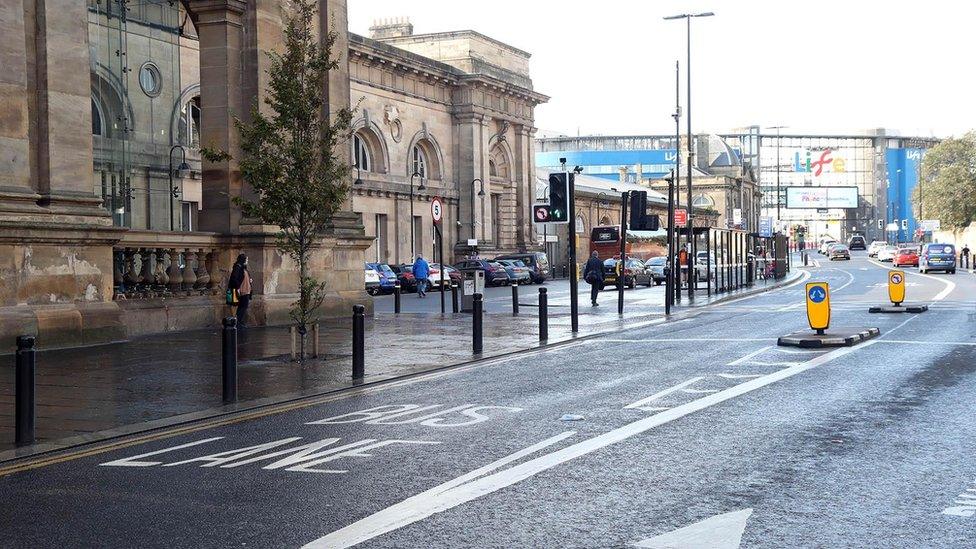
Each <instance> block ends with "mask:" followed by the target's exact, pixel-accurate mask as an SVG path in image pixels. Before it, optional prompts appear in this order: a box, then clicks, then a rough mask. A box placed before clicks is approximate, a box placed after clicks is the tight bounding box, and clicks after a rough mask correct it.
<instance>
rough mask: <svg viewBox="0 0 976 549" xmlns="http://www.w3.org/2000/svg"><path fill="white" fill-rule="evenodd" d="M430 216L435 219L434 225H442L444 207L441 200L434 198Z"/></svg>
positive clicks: (431, 203) (431, 202)
mask: <svg viewBox="0 0 976 549" xmlns="http://www.w3.org/2000/svg"><path fill="white" fill-rule="evenodd" d="M430 216H431V217H432V218H434V224H435V225H440V224H441V218H442V217H443V216H444V206H443V205H442V204H441V199H440V198H438V197H434V198H433V199H432V200H431V201H430Z"/></svg>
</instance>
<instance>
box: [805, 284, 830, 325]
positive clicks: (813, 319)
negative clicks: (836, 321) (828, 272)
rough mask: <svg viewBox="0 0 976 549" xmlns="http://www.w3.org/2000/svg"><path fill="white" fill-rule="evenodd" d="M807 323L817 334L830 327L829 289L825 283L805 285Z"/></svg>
mask: <svg viewBox="0 0 976 549" xmlns="http://www.w3.org/2000/svg"><path fill="white" fill-rule="evenodd" d="M807 321H808V322H809V323H810V328H811V329H813V330H817V332H818V333H822V332H823V330H826V329H827V328H828V327H829V326H830V288H829V287H828V286H827V283H826V282H810V283H809V284H807Z"/></svg>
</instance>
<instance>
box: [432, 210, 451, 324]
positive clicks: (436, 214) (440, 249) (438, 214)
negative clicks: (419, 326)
mask: <svg viewBox="0 0 976 549" xmlns="http://www.w3.org/2000/svg"><path fill="white" fill-rule="evenodd" d="M430 217H431V218H432V219H433V220H434V231H435V232H436V233H437V255H438V256H440V265H441V268H440V272H441V280H440V285H441V314H444V313H445V312H447V305H446V304H445V303H444V300H445V299H446V297H445V295H444V294H445V292H446V290H445V289H444V271H446V270H447V268H446V265H447V264H446V263H445V262H444V234H443V233H441V219H443V217H444V206H443V205H442V204H441V199H440V198H439V197H436V196H435V197H434V198H433V199H432V200H431V201H430Z"/></svg>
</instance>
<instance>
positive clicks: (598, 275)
mask: <svg viewBox="0 0 976 549" xmlns="http://www.w3.org/2000/svg"><path fill="white" fill-rule="evenodd" d="M583 280H585V281H586V283H587V284H589V285H590V301H592V302H593V306H594V307H596V306H597V305H599V303H597V302H596V296H598V295H599V294H600V290H601V289H603V262H602V261H600V254H598V253H596V252H593V253H592V254H590V258H589V259H587V260H586V266H585V267H583Z"/></svg>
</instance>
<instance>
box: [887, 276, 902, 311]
mask: <svg viewBox="0 0 976 549" xmlns="http://www.w3.org/2000/svg"><path fill="white" fill-rule="evenodd" d="M888 299H890V300H891V302H892V303H894V304H895V305H901V303H902V302H903V301H905V272H904V271H889V272H888Z"/></svg>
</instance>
